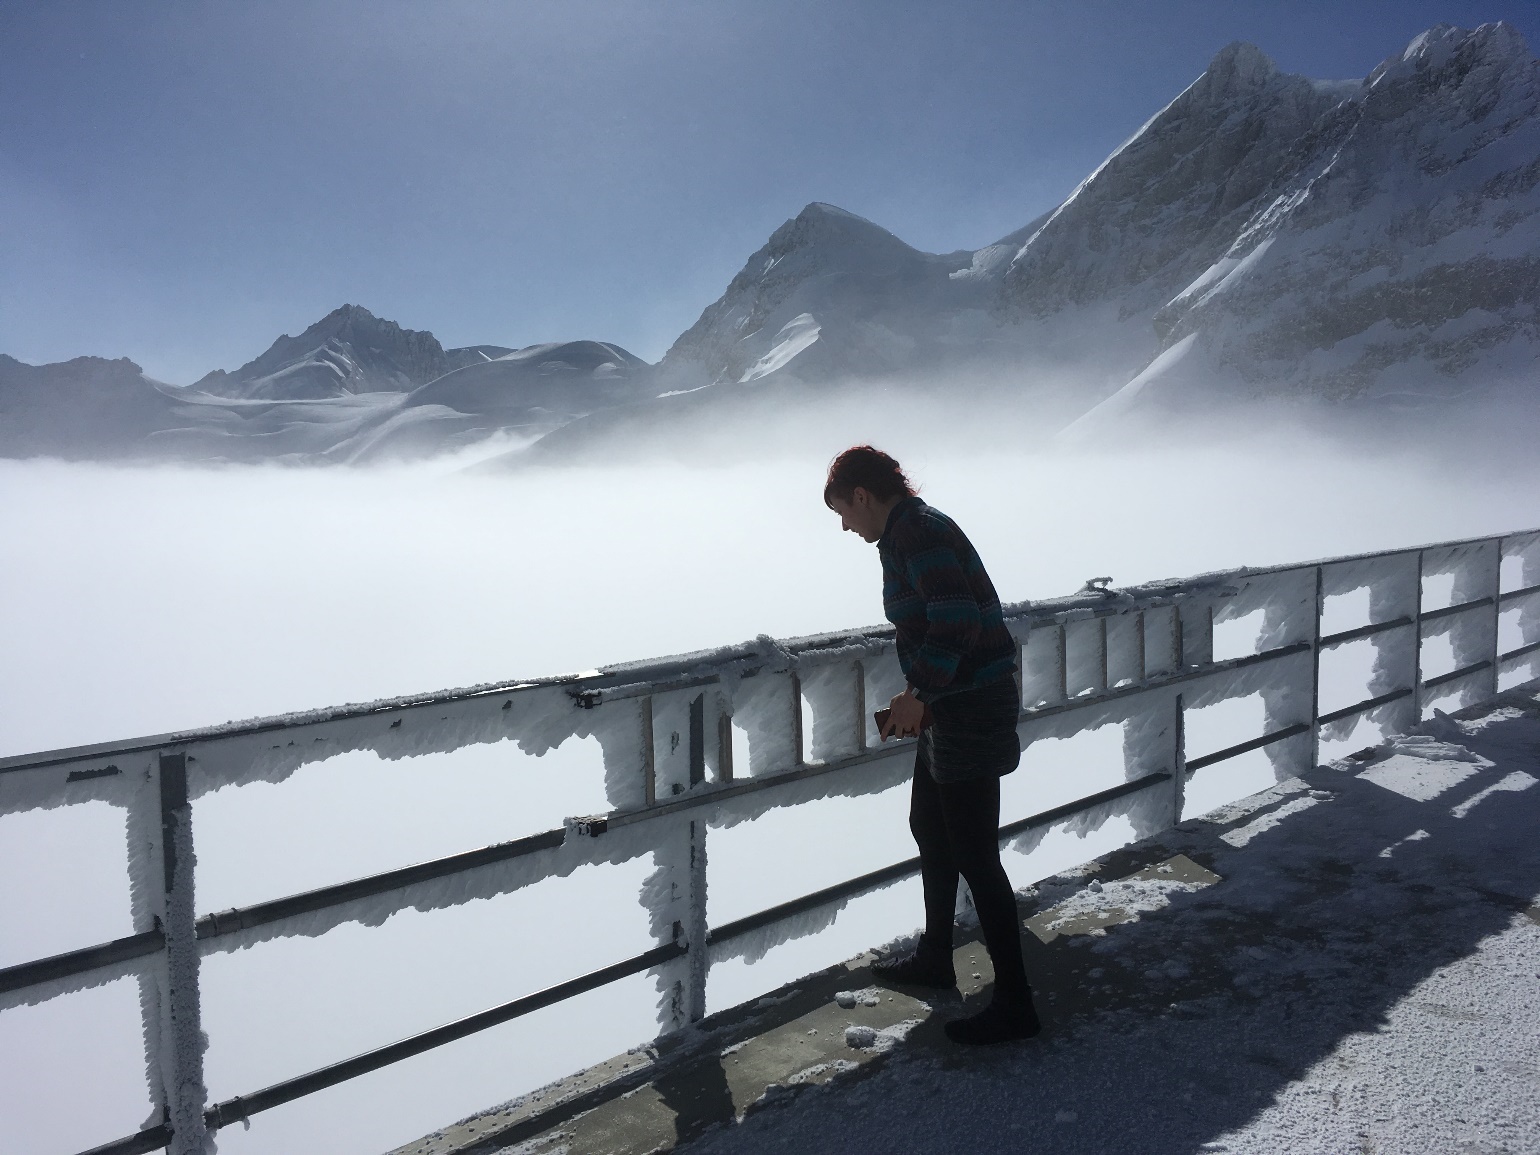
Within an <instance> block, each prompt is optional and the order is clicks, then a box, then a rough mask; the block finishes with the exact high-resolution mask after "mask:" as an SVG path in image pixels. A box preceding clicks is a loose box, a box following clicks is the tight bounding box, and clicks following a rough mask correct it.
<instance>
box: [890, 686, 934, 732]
mask: <svg viewBox="0 0 1540 1155" xmlns="http://www.w3.org/2000/svg"><path fill="white" fill-rule="evenodd" d="M888 711H889V713H888V721H887V725H885V726H884V727H883V728H882V735H881V736H882V738H883V740H884V741H886V740H887V739H889V738H914V737H917V736H918V735H919V733H920V723H921V722H922V721H923V720H924V718H925V703H924V702H922V701H920V700H919V699H918V698H916V697H915V696H914V691H913V690H909V689H905V690H904V692H903V693H902V694H895V695H893V699H892V701H890V702H889V703H888Z"/></svg>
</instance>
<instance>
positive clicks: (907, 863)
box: [706, 858, 920, 946]
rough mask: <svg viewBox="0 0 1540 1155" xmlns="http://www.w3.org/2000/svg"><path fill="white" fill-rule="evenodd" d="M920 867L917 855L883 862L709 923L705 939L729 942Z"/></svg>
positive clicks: (896, 878)
mask: <svg viewBox="0 0 1540 1155" xmlns="http://www.w3.org/2000/svg"><path fill="white" fill-rule="evenodd" d="M919 869H920V860H919V859H918V858H906V859H904V861H902V862H895V863H894V864H893V865H892V866H884V867H882V868H881V869H880V870H873V871H870V872H868V873H866V874H863V875H860V876H859V877H857V878H851V879H847V880H846V881H844V882H840V883H836V884H835V885H834V886H826V887H824V888H823V889H822V890H815V891H813V893H812V894H804V895H803V896H802V897H801V898H794V899H792V900H791V901H790V902H783V903H780V904H779V905H777V906H771V907H767V908H765V909H764V910H761V911H757V912H756V913H754V914H750V915H746V916H744V917H743V918H737V919H734V920H733V921H732V922H725V923H723V924H722V925H721V926H718V927H713V928H712V929H710V930H708V931H707V932H706V943H707V945H708V946H715V945H716V944H717V943H723V942H730V941H731V940H732V939H735V938H739V937H741V936H742V935H746V934H748V933H749V932H750V931H755V930H758V929H759V928H760V927H763V926H770V925H772V924H774V923H777V922H780V921H782V920H783V919H787V918H791V917H792V916H794V915H798V914H802V913H803V912H805V911H809V910H815V909H817V908H818V907H820V906H827V905H828V904H829V903H831V902H837V901H839V900H840V899H842V898H848V897H850V896H851V895H855V894H860V893H861V892H862V891H863V890H870V889H872V888H873V887H877V886H881V885H882V884H883V883H885V882H894V881H896V880H898V879H900V878H903V877H905V876H906V875H910V874H914V873H915V872H916V871H918V870H919Z"/></svg>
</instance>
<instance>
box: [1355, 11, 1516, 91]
mask: <svg viewBox="0 0 1540 1155" xmlns="http://www.w3.org/2000/svg"><path fill="white" fill-rule="evenodd" d="M1529 59H1530V54H1529V46H1528V45H1527V44H1526V43H1525V42H1524V37H1523V35H1522V34H1520V32H1519V30H1518V29H1516V28H1514V27H1513V25H1511V24H1508V23H1506V22H1504V21H1501V20H1499V21H1496V22H1494V23H1491V24H1482V25H1480V26H1479V27H1477V28H1473V29H1472V28H1459V27H1456V26H1455V25H1453V24H1435V25H1434V26H1433V27H1432V28H1430V29H1428V30H1427V31H1426V32H1421V33H1419V34H1418V35H1416V36H1414V37H1413V38H1412V40H1411V42H1410V43H1408V44H1407V46H1406V48H1405V49H1404V50H1403V51H1402V52H1401V53H1399V54H1398V55H1395V56H1391V57H1389V58H1388V59H1386V60H1385V61H1384V62H1383V63H1382V64H1380V65H1379V66H1378V67H1377V68H1375V70H1374V71H1373V72H1371V73H1369V76H1368V79H1367V80H1366V81H1365V87H1368V88H1373V87H1375V86H1377V85H1380V84H1383V83H1387V82H1395V81H1398V80H1406V79H1408V78H1412V77H1420V78H1422V79H1424V80H1434V81H1436V80H1438V79H1439V76H1438V74H1439V73H1443V72H1445V70H1449V69H1453V70H1454V71H1456V72H1458V73H1464V72H1466V71H1469V70H1470V69H1471V68H1472V67H1478V66H1481V65H1483V64H1484V65H1487V66H1494V65H1495V66H1497V67H1503V66H1506V65H1510V64H1519V63H1523V62H1525V61H1528V60H1529ZM1430 74H1431V75H1430ZM1443 79H1448V77H1447V76H1445V77H1444V78H1443Z"/></svg>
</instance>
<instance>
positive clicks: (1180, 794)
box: [1171, 694, 1187, 826]
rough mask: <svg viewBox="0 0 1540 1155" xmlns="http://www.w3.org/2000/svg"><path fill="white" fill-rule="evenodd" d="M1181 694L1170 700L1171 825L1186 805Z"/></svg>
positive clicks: (1185, 756) (1185, 757)
mask: <svg viewBox="0 0 1540 1155" xmlns="http://www.w3.org/2000/svg"><path fill="white" fill-rule="evenodd" d="M1183 708H1184V707H1183V703H1182V695H1180V694H1178V695H1177V696H1176V697H1175V698H1174V699H1173V701H1172V719H1171V732H1172V734H1173V735H1174V740H1173V745H1174V750H1175V753H1174V755H1173V756H1172V759H1171V825H1172V826H1175V825H1176V824H1177V823H1179V822H1181V820H1182V810H1183V808H1184V807H1186V805H1187V720H1186V718H1185V717H1184V715H1183Z"/></svg>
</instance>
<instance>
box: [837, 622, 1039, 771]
mask: <svg viewBox="0 0 1540 1155" xmlns="http://www.w3.org/2000/svg"><path fill="white" fill-rule="evenodd" d="M854 667H855V687H854V693H855V707H856V717H855V726H856V732H855V740H856V753H858V754H859V753H860V752H861V751H863V750H865V749H866V667H865V666H864V665H862V664H861V663H860V662H859V661H858V662H855V663H854ZM1016 686H1017V689H1020V688H1021V647H1020V646H1018V647H1017V648H1016Z"/></svg>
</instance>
